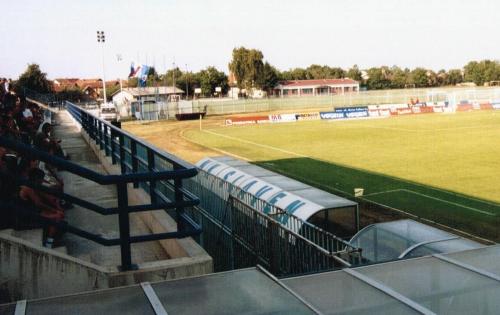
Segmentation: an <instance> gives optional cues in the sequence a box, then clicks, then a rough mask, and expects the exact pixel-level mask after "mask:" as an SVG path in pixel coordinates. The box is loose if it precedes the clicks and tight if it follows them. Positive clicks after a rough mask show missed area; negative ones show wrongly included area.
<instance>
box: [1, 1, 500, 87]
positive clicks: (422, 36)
mask: <svg viewBox="0 0 500 315" xmlns="http://www.w3.org/2000/svg"><path fill="white" fill-rule="evenodd" d="M0 3H1V4H2V14H1V16H2V18H1V21H2V27H0V76H2V77H3V76H7V77H12V78H17V77H18V76H19V74H20V73H21V72H22V71H24V69H25V68H26V66H27V64H28V63H32V62H35V63H38V64H40V66H41V68H42V70H43V71H45V72H47V74H48V76H49V78H57V77H98V76H100V75H101V73H102V68H101V48H100V47H99V46H98V44H97V40H96V31H97V30H104V31H105V33H106V44H105V47H104V52H105V57H104V58H105V65H106V79H108V80H109V79H115V78H117V77H126V76H127V74H128V71H129V66H130V62H131V61H132V60H138V61H139V62H140V63H146V61H147V62H148V63H149V64H151V65H155V66H156V68H157V70H159V71H161V72H163V71H164V70H165V69H166V68H171V67H172V62H174V61H175V63H176V65H178V66H179V67H180V68H181V69H182V70H184V69H185V65H186V64H187V67H188V69H189V70H190V71H198V70H200V69H202V68H205V67H206V66H209V65H213V66H215V67H217V68H218V69H219V70H223V71H225V72H226V73H227V72H228V70H227V64H228V63H229V61H230V59H231V52H232V49H233V48H234V47H237V46H245V47H247V48H257V49H260V50H261V51H262V52H263V53H264V58H265V59H266V60H267V61H269V62H270V63H271V64H273V65H274V66H276V67H277V68H278V69H280V70H287V69H289V68H293V67H306V66H308V65H310V64H313V63H315V64H321V65H323V64H326V65H329V66H340V67H343V68H348V67H350V66H352V65H353V64H358V65H359V66H360V67H361V68H367V67H371V66H380V65H388V66H392V65H399V66H401V67H410V68H413V67H416V66H423V67H428V68H432V69H435V70H439V69H441V68H445V69H449V68H459V67H462V66H463V65H464V64H465V63H466V62H468V61H470V60H479V59H486V58H488V59H499V58H500V36H499V30H500V19H499V17H498V12H500V1H496V0H488V1H485V0H474V1H461V0H460V1H459V0H453V1H451V0H445V1H443V0H439V1H438V0H435V1H430V0H415V1H405V0H384V1H368V0H356V1H349V0H342V1H337V0H335V1H334V0H330V1H327V0H324V1H320V0H307V1H304V0H301V1H295V0H288V1H286V0H282V1H273V0H247V1H238V0H227V1H188V0H185V1H169V0H143V1H124V0H120V1H118V0H116V1H110V0H85V1H77V0H74V1H56V0H54V1H50V0H49V1H46V0H43V1H42V0H32V1H28V0H26V1H24V0H1V1H0ZM117 54H121V55H122V58H123V60H122V61H121V62H120V63H119V62H118V61H117V58H116V55H117Z"/></svg>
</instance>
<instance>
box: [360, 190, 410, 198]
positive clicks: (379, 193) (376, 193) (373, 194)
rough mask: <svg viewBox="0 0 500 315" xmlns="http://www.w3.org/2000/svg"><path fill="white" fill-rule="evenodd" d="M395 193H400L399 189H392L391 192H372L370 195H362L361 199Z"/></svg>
mask: <svg viewBox="0 0 500 315" xmlns="http://www.w3.org/2000/svg"><path fill="white" fill-rule="evenodd" d="M397 191H401V189H392V190H385V191H379V192H374V193H371V194H364V195H363V196H362V197H368V196H375V195H382V194H388V193H391V192H397Z"/></svg>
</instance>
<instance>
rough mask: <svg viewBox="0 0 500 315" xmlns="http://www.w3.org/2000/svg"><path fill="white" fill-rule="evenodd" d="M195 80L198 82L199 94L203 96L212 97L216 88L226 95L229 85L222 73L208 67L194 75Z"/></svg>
mask: <svg viewBox="0 0 500 315" xmlns="http://www.w3.org/2000/svg"><path fill="white" fill-rule="evenodd" d="M194 76H195V78H196V79H197V80H199V84H200V86H199V87H200V88H201V94H202V95H203V96H212V95H213V93H214V92H215V88H216V87H220V88H221V89H222V93H223V94H225V93H227V90H228V88H229V85H228V83H227V76H226V74H225V73H224V72H222V71H218V70H217V69H216V68H214V67H208V68H206V69H205V70H201V71H200V72H198V73H196V74H195V75H194Z"/></svg>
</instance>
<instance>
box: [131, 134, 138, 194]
mask: <svg viewBox="0 0 500 315" xmlns="http://www.w3.org/2000/svg"><path fill="white" fill-rule="evenodd" d="M130 152H131V153H130V158H131V160H132V173H137V169H138V168H139V163H138V161H137V142H135V140H134V139H130ZM134 188H139V182H134Z"/></svg>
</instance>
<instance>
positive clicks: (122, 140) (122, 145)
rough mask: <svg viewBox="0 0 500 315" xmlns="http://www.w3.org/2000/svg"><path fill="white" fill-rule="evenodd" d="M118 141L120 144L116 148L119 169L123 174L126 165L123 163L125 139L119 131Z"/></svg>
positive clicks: (125, 170)
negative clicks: (118, 153) (118, 157)
mask: <svg viewBox="0 0 500 315" xmlns="http://www.w3.org/2000/svg"><path fill="white" fill-rule="evenodd" d="M118 137H119V138H118V139H119V140H118V141H119V142H120V146H119V147H118V150H120V151H119V152H120V169H121V171H122V174H125V173H126V172H127V165H125V148H124V147H125V140H124V139H123V134H122V133H120V134H119V135H118Z"/></svg>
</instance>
